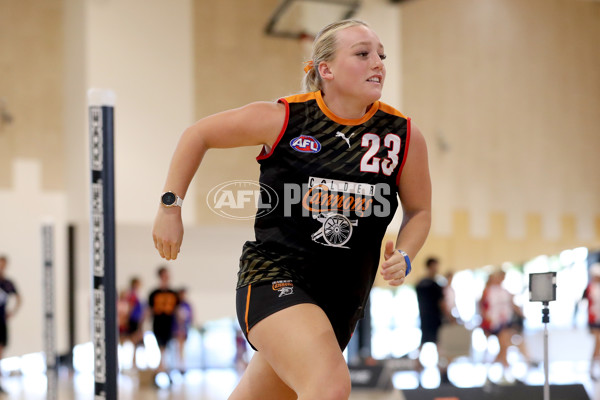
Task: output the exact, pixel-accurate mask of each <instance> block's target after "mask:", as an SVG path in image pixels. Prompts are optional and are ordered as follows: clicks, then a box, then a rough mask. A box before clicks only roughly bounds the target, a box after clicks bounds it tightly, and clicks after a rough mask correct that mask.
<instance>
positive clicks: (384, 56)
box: [379, 54, 387, 60]
mask: <svg viewBox="0 0 600 400" xmlns="http://www.w3.org/2000/svg"><path fill="white" fill-rule="evenodd" d="M379 58H381V59H382V60H385V59H386V58H387V56H386V55H385V54H380V55H379Z"/></svg>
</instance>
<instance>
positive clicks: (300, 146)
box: [290, 135, 321, 153]
mask: <svg viewBox="0 0 600 400" xmlns="http://www.w3.org/2000/svg"><path fill="white" fill-rule="evenodd" d="M290 146H292V149H294V150H296V151H299V152H300V153H318V152H319V151H320V150H321V143H319V141H318V140H317V139H315V138H314V137H312V136H308V135H301V136H298V137H295V138H293V139H292V140H291V142H290Z"/></svg>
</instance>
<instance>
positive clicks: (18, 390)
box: [0, 363, 600, 400]
mask: <svg viewBox="0 0 600 400" xmlns="http://www.w3.org/2000/svg"><path fill="white" fill-rule="evenodd" d="M459 364H460V363H459ZM459 364H457V365H455V368H454V369H453V370H452V369H451V370H450V371H449V372H450V374H449V375H450V379H451V381H453V382H454V383H455V384H457V385H459V386H460V385H467V386H461V387H462V389H454V390H455V391H458V393H461V390H462V391H463V392H464V396H466V397H464V399H471V398H473V397H469V396H468V393H470V392H469V391H471V392H473V391H474V389H473V388H484V387H485V385H487V382H485V379H486V378H485V373H486V371H487V372H490V373H491V374H490V376H492V375H493V371H492V370H490V369H489V368H486V367H485V366H482V365H479V366H478V365H473V364H471V365H469V364H465V365H462V366H461V365H459ZM586 367H587V365H582V364H581V363H574V364H568V365H567V364H565V363H560V364H559V365H552V364H551V372H550V377H551V380H550V383H551V384H552V385H573V384H576V385H578V386H579V388H578V389H580V390H578V393H579V395H578V396H577V397H576V398H570V397H569V396H567V398H566V400H580V399H581V400H588V399H586V398H584V397H585V395H587V396H588V398H589V399H591V400H600V383H598V381H592V380H591V379H590V378H589V375H588V370H587V369H586ZM553 371H554V372H553ZM482 372H483V375H482ZM426 374H427V373H425V374H423V373H421V375H419V374H418V373H417V372H415V371H404V372H396V373H394V374H393V375H392V379H391V380H392V383H393V386H394V387H393V388H391V389H388V390H366V389H354V390H353V392H352V395H351V396H350V400H411V399H413V398H419V399H422V398H426V397H427V396H428V395H427V393H428V392H429V393H430V394H431V396H433V397H431V399H429V398H428V399H427V400H433V399H434V397H439V396H436V395H434V392H436V389H435V388H437V386H438V385H439V380H438V381H437V382H436V381H435V379H434V380H433V383H432V384H431V385H430V383H428V382H427V376H426ZM433 375H435V374H433ZM437 376H438V378H439V374H438V375H437ZM453 377H454V378H453ZM151 378H152V375H151V374H150V373H144V372H142V373H132V372H128V373H124V374H121V375H119V379H118V386H119V394H118V399H119V400H154V399H156V400H167V399H169V400H184V399H185V400H187V399H194V400H225V399H227V397H228V396H229V394H230V393H231V391H232V390H233V388H234V387H235V385H236V384H237V382H238V379H239V378H238V374H237V373H236V371H235V370H233V369H214V370H192V371H189V372H187V373H186V374H185V375H181V374H179V373H177V372H175V373H171V380H172V382H171V383H170V384H169V385H166V386H165V388H160V387H158V386H157V385H156V384H155V383H153V381H152V379H151ZM165 378H166V376H165ZM526 378H527V379H526V380H525V381H524V382H522V383H518V384H517V385H516V386H515V385H513V386H512V389H510V390H512V391H513V392H514V391H515V390H518V387H519V386H518V385H522V384H527V385H532V386H537V387H538V389H536V390H538V391H540V389H539V387H540V386H543V384H544V379H543V372H542V368H537V369H534V370H532V371H531V372H530V373H528V374H527V376H526ZM166 379H167V381H168V378H166ZM159 381H160V379H159ZM468 382H471V383H472V385H468ZM159 383H160V382H159ZM403 386H404V387H403ZM2 387H3V388H4V389H5V391H6V393H4V394H0V400H4V399H7V400H42V399H44V400H45V399H48V400H53V399H52V398H51V397H48V396H47V394H46V387H47V381H46V377H45V375H43V374H41V373H37V374H36V373H30V374H27V375H21V376H4V377H2ZM495 387H496V388H499V389H497V390H500V391H502V390H507V389H506V387H505V389H502V386H499V385H496V386H495ZM521 387H522V388H523V386H521ZM413 389H418V390H413ZM432 389H433V390H432ZM93 392H94V381H93V376H92V374H91V373H78V374H71V373H69V372H68V370H63V371H61V373H60V377H59V383H58V393H57V396H56V397H55V399H59V400H93V399H94V395H93ZM414 393H420V394H418V396H421V397H414V396H415V395H414ZM581 393H585V394H584V397H581ZM555 394H559V393H558V391H555ZM423 395H424V396H425V397H422V396H423ZM551 395H552V391H551ZM411 396H413V397H411ZM559 397H560V396H559ZM444 398H446V397H444ZM458 398H461V399H462V398H463V397H461V396H459V397H458ZM510 398H511V399H512V400H515V399H516V398H515V397H514V396H510ZM551 398H552V397H551ZM552 399H553V400H563V399H565V398H564V397H560V399H559V398H556V399H555V398H552ZM111 400H112V399H111ZM477 400H479V399H477ZM502 400H505V399H504V398H503V399H502ZM531 400H533V399H531Z"/></svg>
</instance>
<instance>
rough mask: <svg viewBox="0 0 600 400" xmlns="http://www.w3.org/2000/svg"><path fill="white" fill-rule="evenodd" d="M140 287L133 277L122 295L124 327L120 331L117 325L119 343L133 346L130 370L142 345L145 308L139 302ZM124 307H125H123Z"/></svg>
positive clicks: (137, 279) (134, 367)
mask: <svg viewBox="0 0 600 400" xmlns="http://www.w3.org/2000/svg"><path fill="white" fill-rule="evenodd" d="M140 286H141V281H140V278H138V277H136V276H135V277H133V278H131V280H130V281H129V288H128V289H127V290H125V291H124V293H123V296H124V298H123V301H124V302H125V304H126V309H127V315H126V317H125V326H124V329H123V331H122V329H121V324H119V334H120V342H121V344H124V343H125V342H127V341H129V342H131V343H132V344H133V359H132V368H133V369H136V368H137V367H136V353H137V348H138V347H141V346H143V345H144V329H143V325H144V316H145V313H146V310H145V309H146V307H145V306H144V304H143V303H142V301H141V300H140V296H139V294H138V293H139V289H140ZM124 307H125V306H124Z"/></svg>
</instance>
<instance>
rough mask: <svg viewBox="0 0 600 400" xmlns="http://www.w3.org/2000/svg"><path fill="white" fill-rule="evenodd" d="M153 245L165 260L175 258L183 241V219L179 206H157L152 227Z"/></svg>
mask: <svg viewBox="0 0 600 400" xmlns="http://www.w3.org/2000/svg"><path fill="white" fill-rule="evenodd" d="M152 238H153V239H154V247H156V250H158V253H159V254H160V256H161V257H162V258H164V259H166V260H175V259H176V258H177V255H178V254H179V250H180V249H181V242H182V241H183V221H182V219H181V207H169V208H166V207H163V206H159V209H158V212H157V213H156V218H155V219H154V227H153V228H152Z"/></svg>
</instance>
